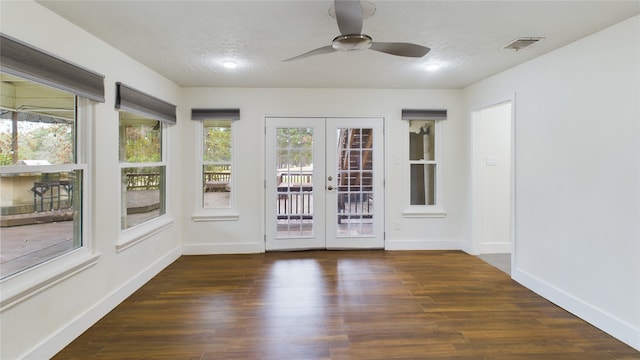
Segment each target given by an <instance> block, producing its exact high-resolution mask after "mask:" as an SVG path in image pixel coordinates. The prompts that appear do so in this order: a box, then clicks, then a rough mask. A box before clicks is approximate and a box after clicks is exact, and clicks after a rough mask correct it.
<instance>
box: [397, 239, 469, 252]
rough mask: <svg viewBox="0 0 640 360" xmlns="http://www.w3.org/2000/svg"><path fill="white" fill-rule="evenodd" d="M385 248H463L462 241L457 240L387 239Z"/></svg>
mask: <svg viewBox="0 0 640 360" xmlns="http://www.w3.org/2000/svg"><path fill="white" fill-rule="evenodd" d="M384 249H385V250H461V249H462V243H461V242H460V241H455V240H435V241H434V240H387V241H386V242H385V246H384Z"/></svg>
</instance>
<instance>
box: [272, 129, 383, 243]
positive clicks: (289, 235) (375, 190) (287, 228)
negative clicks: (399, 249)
mask: <svg viewBox="0 0 640 360" xmlns="http://www.w3.org/2000/svg"><path fill="white" fill-rule="evenodd" d="M382 129H383V120H382V118H275V117H268V118H266V154H265V156H266V162H265V163H266V167H265V169H266V201H265V204H266V209H265V216H266V222H265V223H266V240H265V241H266V249H267V250H302V249H362V248H384V189H383V186H384V168H383V135H382V133H383V132H382Z"/></svg>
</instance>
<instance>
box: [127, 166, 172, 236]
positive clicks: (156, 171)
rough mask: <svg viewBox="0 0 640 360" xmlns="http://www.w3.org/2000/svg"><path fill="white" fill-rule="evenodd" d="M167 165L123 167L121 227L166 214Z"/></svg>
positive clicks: (134, 224)
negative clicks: (165, 187)
mask: <svg viewBox="0 0 640 360" xmlns="http://www.w3.org/2000/svg"><path fill="white" fill-rule="evenodd" d="M165 170H166V169H165V166H145V167H126V168H123V169H122V178H121V180H122V206H123V209H122V216H121V229H123V230H125V229H128V228H130V227H132V226H136V225H139V224H142V223H144V222H147V221H149V220H152V219H155V218H157V217H159V216H161V215H164V214H165V206H166V202H165V189H164V184H165Z"/></svg>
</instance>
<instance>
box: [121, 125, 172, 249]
mask: <svg viewBox="0 0 640 360" xmlns="http://www.w3.org/2000/svg"><path fill="white" fill-rule="evenodd" d="M152 120H155V119H152ZM119 123H120V114H118V124H119ZM118 126H119V125H118ZM160 129H161V131H162V135H161V138H162V143H161V148H162V149H161V161H159V162H153V163H129V162H119V163H118V170H119V171H118V183H120V184H121V176H122V169H124V168H131V167H148V166H164V167H165V178H164V181H165V183H164V186H162V187H161V188H163V189H164V191H165V193H164V195H163V194H160V196H161V197H163V196H164V201H165V204H164V206H165V213H164V214H161V215H160V216H157V217H155V218H153V219H150V220H149V221H146V222H144V223H141V224H138V225H135V226H132V227H130V228H128V229H122V228H120V237H119V239H118V241H117V242H116V245H115V246H116V251H117V252H120V251H123V250H126V249H128V248H130V247H132V246H134V245H136V244H138V243H141V242H143V241H145V240H147V239H149V238H151V237H153V236H154V235H156V234H158V233H160V232H162V231H164V230H165V229H168V228H170V227H171V226H172V225H173V222H174V220H173V218H172V216H171V211H170V209H171V197H170V196H169V195H170V191H169V189H170V188H171V187H170V185H171V181H170V179H171V167H170V166H169V161H168V154H169V151H168V149H169V145H170V140H169V138H170V135H169V133H170V131H169V126H168V125H167V124H166V123H165V122H164V121H160ZM119 143H120V136H119V135H118V144H119ZM121 186H122V185H121ZM120 191H122V188H120ZM119 204H120V206H119V208H120V211H121V212H122V211H123V208H124V207H123V206H122V197H121V196H120V200H119ZM119 219H122V213H120V217H119ZM118 224H119V226H121V225H120V224H121V223H120V221H119V222H118Z"/></svg>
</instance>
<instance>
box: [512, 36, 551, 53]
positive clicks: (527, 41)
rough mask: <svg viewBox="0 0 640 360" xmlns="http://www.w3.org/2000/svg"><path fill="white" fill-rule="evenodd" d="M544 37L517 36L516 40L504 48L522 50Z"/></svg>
mask: <svg viewBox="0 0 640 360" xmlns="http://www.w3.org/2000/svg"><path fill="white" fill-rule="evenodd" d="M542 39H544V38H543V37H526V38H517V39H515V40H514V41H512V42H510V43H509V44H508V45H506V46H505V47H504V48H503V49H506V50H515V51H518V50H522V49H526V48H528V47H529V46H531V45H533V44H535V43H537V42H538V41H540V40H542Z"/></svg>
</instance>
